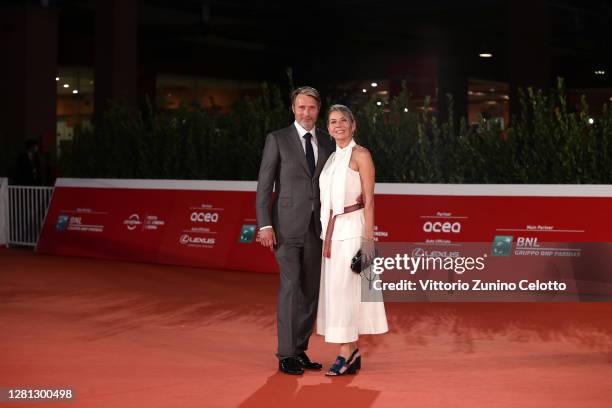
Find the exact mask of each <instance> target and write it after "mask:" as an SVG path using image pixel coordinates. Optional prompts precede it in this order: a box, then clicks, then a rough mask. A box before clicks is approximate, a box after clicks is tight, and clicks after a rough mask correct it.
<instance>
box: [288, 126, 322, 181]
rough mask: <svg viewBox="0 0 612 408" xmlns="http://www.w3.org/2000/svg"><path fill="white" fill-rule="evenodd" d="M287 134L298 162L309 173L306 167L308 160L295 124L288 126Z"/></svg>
mask: <svg viewBox="0 0 612 408" xmlns="http://www.w3.org/2000/svg"><path fill="white" fill-rule="evenodd" d="M287 135H288V136H289V139H291V140H290V142H289V143H290V144H291V145H292V146H293V150H294V152H295V154H296V155H297V156H298V160H299V162H300V163H302V167H304V170H305V171H306V173H308V175H310V169H309V168H308V162H307V161H306V153H304V147H303V146H302V142H301V141H300V135H299V134H298V131H297V129H296V128H295V125H291V126H289V128H288V132H287ZM315 171H316V169H315Z"/></svg>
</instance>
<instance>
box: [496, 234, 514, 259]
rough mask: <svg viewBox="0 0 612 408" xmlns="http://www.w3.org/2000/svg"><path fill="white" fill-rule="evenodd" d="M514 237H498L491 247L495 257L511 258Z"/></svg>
mask: <svg viewBox="0 0 612 408" xmlns="http://www.w3.org/2000/svg"><path fill="white" fill-rule="evenodd" d="M512 238H513V237H512V235H496V236H495V238H494V239H493V246H492V247H491V255H493V256H510V253H511V252H512Z"/></svg>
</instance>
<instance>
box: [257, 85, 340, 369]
mask: <svg viewBox="0 0 612 408" xmlns="http://www.w3.org/2000/svg"><path fill="white" fill-rule="evenodd" d="M291 105H292V110H293V113H294V115H295V122H294V123H293V124H291V125H290V126H288V127H286V128H284V129H280V130H277V131H274V132H272V133H270V134H268V136H267V137H266V142H265V146H264V150H263V157H262V159H261V166H260V169H259V177H258V181H257V198H256V206H257V224H258V226H259V238H260V241H261V244H262V245H263V246H265V247H267V248H270V249H271V250H274V253H275V256H276V262H277V263H278V267H279V269H280V288H279V292H278V306H277V323H278V351H277V353H276V356H277V357H278V359H279V369H280V370H281V371H282V372H284V373H287V374H302V373H303V372H304V368H307V369H316V370H318V369H321V367H322V366H321V364H319V363H315V362H312V361H310V359H309V358H308V356H307V355H306V350H307V349H308V339H309V338H310V335H311V334H312V330H313V326H314V322H315V318H316V310H317V303H318V299H319V281H320V277H321V253H322V248H321V246H322V243H321V239H320V235H321V221H320V219H321V218H320V206H321V203H320V200H319V175H320V174H321V170H322V169H323V165H324V164H325V162H326V161H327V158H328V157H329V155H330V154H331V152H332V151H333V144H332V142H331V139H330V138H329V136H327V135H324V134H323V131H321V130H317V129H315V124H316V121H317V116H318V115H319V110H320V108H321V98H320V96H319V93H318V92H317V90H316V89H314V88H311V87H307V86H305V87H301V88H298V89H296V90H295V91H294V92H293V93H292V95H291ZM272 191H274V192H275V193H276V194H275V197H274V198H273V195H272Z"/></svg>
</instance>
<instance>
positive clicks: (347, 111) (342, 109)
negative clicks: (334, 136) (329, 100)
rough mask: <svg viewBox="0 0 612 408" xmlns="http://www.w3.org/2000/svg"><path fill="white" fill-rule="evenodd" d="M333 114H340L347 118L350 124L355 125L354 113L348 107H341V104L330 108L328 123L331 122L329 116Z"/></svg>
mask: <svg viewBox="0 0 612 408" xmlns="http://www.w3.org/2000/svg"><path fill="white" fill-rule="evenodd" d="M333 112H339V113H340V114H341V115H342V116H344V117H345V118H347V119H348V120H349V122H351V123H355V117H354V116H353V112H351V110H350V109H349V108H348V107H346V106H344V105H340V104H335V105H332V106H330V107H329V110H328V111H327V121H328V122H329V116H330V115H331V114H332V113H333Z"/></svg>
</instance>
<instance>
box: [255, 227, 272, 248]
mask: <svg viewBox="0 0 612 408" xmlns="http://www.w3.org/2000/svg"><path fill="white" fill-rule="evenodd" d="M259 242H261V245H263V246H265V247H266V248H270V251H273V250H274V245H276V234H274V228H264V229H261V230H259Z"/></svg>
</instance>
